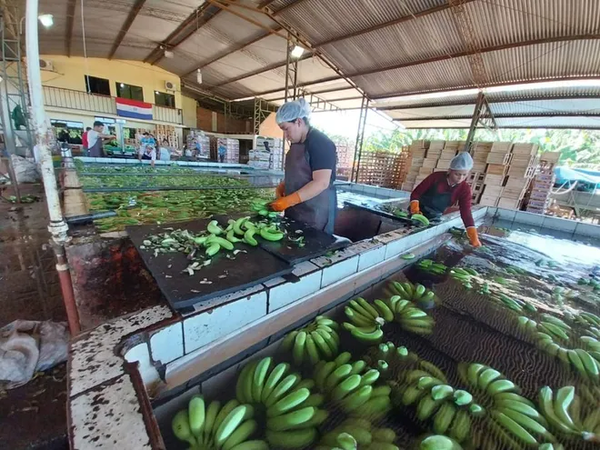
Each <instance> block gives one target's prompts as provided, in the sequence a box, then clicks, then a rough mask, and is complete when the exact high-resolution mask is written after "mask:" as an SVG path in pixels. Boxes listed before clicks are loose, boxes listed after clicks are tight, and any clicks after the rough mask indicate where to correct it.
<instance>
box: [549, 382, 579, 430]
mask: <svg viewBox="0 0 600 450" xmlns="http://www.w3.org/2000/svg"><path fill="white" fill-rule="evenodd" d="M574 399H575V388H574V387H573V386H563V387H561V388H560V389H559V390H558V391H556V400H555V401H554V413H555V414H556V417H558V418H559V419H560V420H561V422H562V423H564V424H565V425H567V426H568V427H569V428H572V429H578V428H579V427H578V426H577V425H575V422H574V421H573V419H572V418H571V415H570V414H569V411H568V410H569V406H571V403H573V400H574Z"/></svg>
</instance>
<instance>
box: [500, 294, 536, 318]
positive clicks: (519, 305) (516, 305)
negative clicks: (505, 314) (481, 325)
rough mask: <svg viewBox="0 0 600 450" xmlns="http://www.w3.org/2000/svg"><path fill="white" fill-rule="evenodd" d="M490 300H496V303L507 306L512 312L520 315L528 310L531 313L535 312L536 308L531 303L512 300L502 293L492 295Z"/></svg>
mask: <svg viewBox="0 0 600 450" xmlns="http://www.w3.org/2000/svg"><path fill="white" fill-rule="evenodd" d="M490 298H491V299H493V300H495V301H496V302H498V303H500V304H502V305H504V306H506V307H507V308H508V309H510V310H511V311H515V312H519V313H520V312H523V310H524V309H527V310H529V311H531V312H534V311H535V307H534V306H533V305H530V304H529V303H527V302H524V301H522V300H515V299H513V298H510V297H509V296H508V295H506V294H503V293H501V292H499V293H494V294H491V295H490ZM532 308H533V309H532Z"/></svg>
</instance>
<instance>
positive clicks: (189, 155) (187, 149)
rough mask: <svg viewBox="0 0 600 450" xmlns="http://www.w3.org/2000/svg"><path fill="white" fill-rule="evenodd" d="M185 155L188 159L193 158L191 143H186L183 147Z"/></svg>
mask: <svg viewBox="0 0 600 450" xmlns="http://www.w3.org/2000/svg"><path fill="white" fill-rule="evenodd" d="M183 157H184V158H185V159H186V160H189V159H191V158H192V149H191V148H190V146H189V145H187V144H185V148H184V149H183Z"/></svg>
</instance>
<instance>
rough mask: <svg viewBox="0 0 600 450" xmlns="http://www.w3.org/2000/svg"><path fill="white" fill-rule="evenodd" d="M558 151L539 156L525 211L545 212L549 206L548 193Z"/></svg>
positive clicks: (558, 155) (552, 179) (550, 188)
mask: <svg viewBox="0 0 600 450" xmlns="http://www.w3.org/2000/svg"><path fill="white" fill-rule="evenodd" d="M559 158H560V152H544V153H542V155H541V156H540V164H539V170H538V171H537V173H536V175H535V178H534V179H533V180H532V183H531V184H532V186H531V192H530V193H529V199H528V201H527V211H528V212H531V213H535V214H545V213H546V210H547V209H548V207H549V206H550V193H551V191H552V186H554V179H555V176H554V166H555V165H556V164H557V163H558V160H559Z"/></svg>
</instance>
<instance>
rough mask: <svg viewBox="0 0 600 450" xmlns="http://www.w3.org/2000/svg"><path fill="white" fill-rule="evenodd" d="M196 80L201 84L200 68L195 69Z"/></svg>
mask: <svg viewBox="0 0 600 450" xmlns="http://www.w3.org/2000/svg"><path fill="white" fill-rule="evenodd" d="M196 82H197V83H198V84H202V71H201V70H200V69H198V70H197V71H196Z"/></svg>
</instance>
